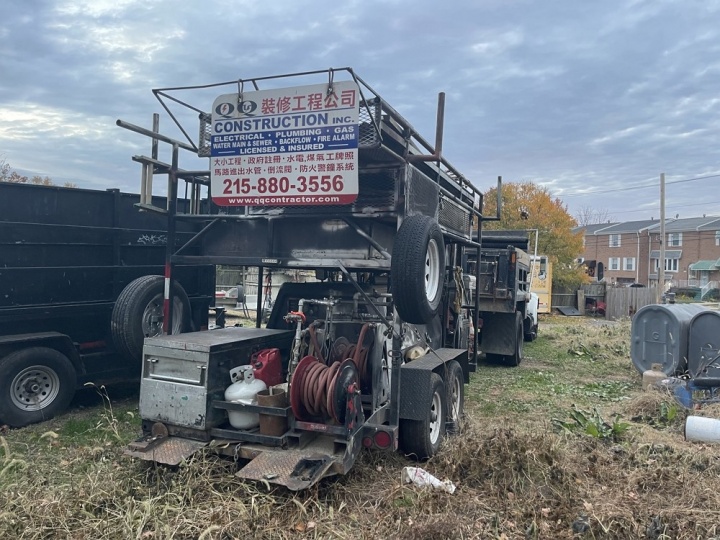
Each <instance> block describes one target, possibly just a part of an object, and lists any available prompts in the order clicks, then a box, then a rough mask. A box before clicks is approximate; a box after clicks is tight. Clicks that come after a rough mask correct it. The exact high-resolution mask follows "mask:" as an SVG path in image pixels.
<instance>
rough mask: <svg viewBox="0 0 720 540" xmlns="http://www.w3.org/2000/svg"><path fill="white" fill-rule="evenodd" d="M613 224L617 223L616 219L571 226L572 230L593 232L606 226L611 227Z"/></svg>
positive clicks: (585, 232)
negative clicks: (610, 221)
mask: <svg viewBox="0 0 720 540" xmlns="http://www.w3.org/2000/svg"><path fill="white" fill-rule="evenodd" d="M613 225H617V222H616V221H613V222H612V223H609V222H608V223H591V224H590V225H581V226H579V227H573V229H572V232H574V233H578V232H582V233H584V234H595V232H596V231H599V230H601V229H604V228H606V227H612V226H613Z"/></svg>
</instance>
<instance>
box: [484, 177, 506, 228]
mask: <svg viewBox="0 0 720 540" xmlns="http://www.w3.org/2000/svg"><path fill="white" fill-rule="evenodd" d="M496 206H497V209H496V211H495V217H484V218H483V221H500V210H501V208H502V176H498V181H497V203H496Z"/></svg>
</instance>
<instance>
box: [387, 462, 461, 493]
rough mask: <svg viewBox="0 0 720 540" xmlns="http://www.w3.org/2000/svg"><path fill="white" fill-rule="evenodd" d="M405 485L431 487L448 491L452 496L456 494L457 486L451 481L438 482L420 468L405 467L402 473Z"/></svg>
mask: <svg viewBox="0 0 720 540" xmlns="http://www.w3.org/2000/svg"><path fill="white" fill-rule="evenodd" d="M400 479H401V481H402V483H403V484H415V485H416V486H420V487H427V486H430V487H432V488H435V489H440V490H442V491H446V492H447V493H450V494H451V495H452V494H453V493H455V484H453V483H452V482H451V481H450V480H442V481H441V480H438V479H437V478H435V477H434V476H433V475H432V474H430V473H429V472H427V471H426V470H425V469H421V468H420V467H404V468H403V470H402V472H401V473H400Z"/></svg>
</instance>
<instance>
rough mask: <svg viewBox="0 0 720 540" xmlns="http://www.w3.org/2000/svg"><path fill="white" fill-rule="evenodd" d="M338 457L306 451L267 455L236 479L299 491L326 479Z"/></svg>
mask: <svg viewBox="0 0 720 540" xmlns="http://www.w3.org/2000/svg"><path fill="white" fill-rule="evenodd" d="M338 457H339V456H336V455H327V454H320V453H315V454H308V452H307V450H284V451H277V452H273V451H268V452H263V453H262V454H260V455H259V456H257V457H256V458H255V459H253V460H252V461H251V462H250V463H248V464H247V465H245V467H243V468H242V469H240V470H239V471H238V472H237V473H236V476H238V477H240V478H244V479H246V480H255V481H260V482H269V483H271V484H278V485H281V486H285V487H286V488H288V489H290V490H292V491H299V490H301V489H305V488H308V487H310V486H312V485H313V484H315V483H317V482H318V481H319V480H320V479H321V478H324V477H325V476H327V475H328V474H327V473H328V471H329V470H330V467H332V465H333V464H334V463H335V461H336V459H337V458H338Z"/></svg>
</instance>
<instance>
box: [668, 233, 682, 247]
mask: <svg viewBox="0 0 720 540" xmlns="http://www.w3.org/2000/svg"><path fill="white" fill-rule="evenodd" d="M667 245H668V246H671V247H680V246H682V233H681V232H678V233H669V234H668V243H667Z"/></svg>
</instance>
